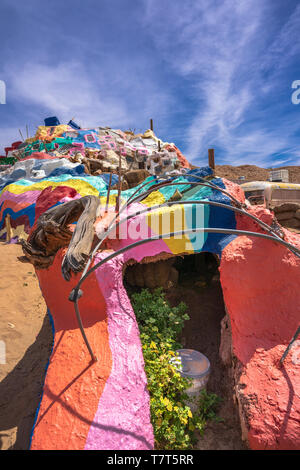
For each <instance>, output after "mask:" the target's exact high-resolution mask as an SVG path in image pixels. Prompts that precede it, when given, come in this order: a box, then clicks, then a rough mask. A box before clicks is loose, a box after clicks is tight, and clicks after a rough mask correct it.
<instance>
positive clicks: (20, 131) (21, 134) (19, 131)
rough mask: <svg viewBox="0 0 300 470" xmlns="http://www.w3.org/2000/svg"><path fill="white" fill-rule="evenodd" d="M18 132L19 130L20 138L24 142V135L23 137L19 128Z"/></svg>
mask: <svg viewBox="0 0 300 470" xmlns="http://www.w3.org/2000/svg"><path fill="white" fill-rule="evenodd" d="M19 132H20V136H21V138H22V140H23V142H24V141H25V139H24V137H23V135H22V132H21V129H19Z"/></svg>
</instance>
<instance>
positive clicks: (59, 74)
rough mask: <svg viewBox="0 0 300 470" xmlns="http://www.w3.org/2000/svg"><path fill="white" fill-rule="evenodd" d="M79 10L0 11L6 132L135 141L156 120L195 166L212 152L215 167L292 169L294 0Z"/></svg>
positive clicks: (32, 4) (12, 7)
mask: <svg viewBox="0 0 300 470" xmlns="http://www.w3.org/2000/svg"><path fill="white" fill-rule="evenodd" d="M86 1H87V3H86V4H82V2H79V1H78V0H72V1H71V0H66V1H65V2H63V4H61V3H59V2H58V0H53V2H51V5H50V4H49V2H48V3H47V2H45V3H43V6H42V7H40V8H39V7H38V6H39V5H40V2H38V1H37V0H28V2H26V3H25V4H24V5H23V6H21V5H18V6H17V3H16V2H15V3H14V2H9V1H8V0H4V1H3V5H5V8H6V9H5V10H3V11H4V13H3V15H2V16H3V18H4V19H5V14H6V15H8V16H7V18H11V23H9V22H8V20H6V21H5V20H3V24H4V29H5V27H6V25H8V26H7V28H8V29H9V31H10V30H11V28H14V34H13V35H11V36H10V37H11V39H10V42H9V43H7V44H6V46H5V47H4V48H3V53H4V55H3V57H4V60H3V61H2V65H1V64H0V73H2V71H3V74H4V75H3V77H2V76H1V77H0V78H3V79H5V81H6V82H7V87H8V91H7V93H8V100H9V102H10V103H12V105H11V107H10V108H9V105H7V107H6V108H5V109H7V110H10V111H7V112H8V113H9V119H8V120H6V116H5V115H4V112H3V110H2V109H1V110H0V111H1V112H2V114H0V122H1V117H2V115H3V116H4V121H3V122H4V126H3V127H4V128H10V129H11V128H12V127H13V125H14V124H16V127H17V128H18V127H20V125H21V124H20V123H22V125H23V123H26V122H28V123H32V126H35V125H38V124H40V123H41V121H42V119H43V118H44V117H46V116H47V115H50V114H51V115H58V117H59V119H60V120H61V121H64V122H65V121H67V120H69V119H70V118H71V117H73V116H75V118H76V120H77V121H78V122H79V123H81V124H82V125H83V126H86V127H90V126H91V127H94V126H97V125H110V126H114V127H115V126H116V127H121V128H129V127H131V128H136V129H137V130H138V131H139V130H142V129H145V128H147V127H148V126H149V118H154V122H155V129H156V130H157V132H158V134H159V136H160V137H162V138H164V139H165V140H168V141H170V140H174V141H175V143H176V144H177V145H178V146H179V147H180V148H181V149H182V151H183V152H184V153H185V155H186V156H187V158H188V159H190V160H192V161H193V162H194V163H196V164H203V163H206V161H207V149H208V148H210V147H214V148H216V151H217V152H216V157H217V162H218V163H232V164H243V163H254V164H257V165H264V166H272V165H273V166H275V165H278V164H279V162H282V161H287V162H293V163H294V164H297V163H300V161H299V152H298V150H297V148H298V142H299V130H298V127H299V125H298V122H299V112H300V105H299V107H298V108H297V106H295V105H292V103H291V100H290V97H291V94H292V90H291V89H290V87H291V83H292V81H293V80H296V79H300V77H299V76H297V71H298V70H299V69H298V67H297V58H298V57H299V53H300V46H299V41H298V30H299V26H300V5H298V4H297V2H296V1H294V0H287V3H286V4H284V5H283V4H282V5H280V2H274V1H271V0H265V1H263V2H262V1H261V0H245V1H243V2H241V1H237V0H222V1H221V0H211V1H209V2H208V1H207V0H198V1H197V2H195V1H194V0H185V1H184V2H179V1H172V0H160V2H154V1H152V0H141V2H136V5H135V6H134V7H133V6H132V5H133V4H132V1H131V0H115V2H109V1H104V2H101V5H100V3H99V2H97V1H96V0H86ZM58 5H59V8H60V15H61V21H60V22H57V17H56V10H55V8H56V7H57V6H58ZM0 10H1V7H0ZM11 11H13V12H14V13H13V14H12V13H11ZM0 14H1V12H0ZM9 15H10V16H9ZM12 18H13V21H12ZM1 34H4V32H3V31H0V40H1ZM36 38H37V39H36ZM39 38H42V40H40V39H39ZM4 45H5V44H4ZM11 50H14V51H15V52H14V55H13V56H12V54H11ZM1 68H2V70H1ZM1 134H2V135H4V131H3V130H2V132H1ZM0 139H1V141H0V143H3V144H4V145H5V144H7V143H8V142H7V141H9V135H7V139H5V141H4V140H2V138H1V135H0ZM3 139H4V137H3Z"/></svg>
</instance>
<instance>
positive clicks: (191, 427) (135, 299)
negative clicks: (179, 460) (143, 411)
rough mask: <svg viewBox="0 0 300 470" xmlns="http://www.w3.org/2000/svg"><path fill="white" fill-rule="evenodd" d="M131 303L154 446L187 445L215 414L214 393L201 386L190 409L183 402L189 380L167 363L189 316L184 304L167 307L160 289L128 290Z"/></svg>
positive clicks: (215, 396) (189, 445)
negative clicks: (145, 379) (200, 390)
mask: <svg viewBox="0 0 300 470" xmlns="http://www.w3.org/2000/svg"><path fill="white" fill-rule="evenodd" d="M131 303H132V306H133V309H134V312H135V315H136V318H137V321H138V323H139V328H140V337H141V342H142V348H143V355H144V361H145V371H146V375H147V380H148V389H149V393H150V410H151V421H152V425H153V429H154V436H155V445H156V448H157V449H174V450H176V449H189V448H191V447H192V446H193V444H194V443H195V442H196V431H199V432H200V433H201V434H202V433H203V431H204V428H205V424H206V421H207V420H208V419H214V418H215V417H216V415H215V410H216V406H217V404H218V402H219V398H218V397H217V395H215V394H212V393H208V392H206V391H205V390H203V391H202V392H201V394H200V397H199V400H198V403H197V412H194V413H192V412H191V410H190V408H189V406H187V405H186V404H185V402H186V400H187V395H186V393H185V389H186V388H187V387H188V386H189V385H190V381H189V380H187V379H186V378H183V377H181V375H180V374H179V373H178V372H177V371H176V369H175V368H174V366H173V365H172V364H170V359H171V358H172V357H174V356H175V350H176V349H179V348H181V347H182V346H181V344H180V343H179V342H178V337H179V335H180V333H181V331H182V329H183V326H184V322H185V321H186V320H188V319H189V316H188V315H187V314H186V309H187V307H186V305H185V304H184V303H183V302H181V303H180V304H179V305H178V306H177V307H170V305H169V304H168V302H167V301H166V299H165V294H164V293H163V291H162V289H156V290H154V291H153V292H150V291H149V290H148V289H143V290H142V291H141V292H140V293H135V294H132V296H131Z"/></svg>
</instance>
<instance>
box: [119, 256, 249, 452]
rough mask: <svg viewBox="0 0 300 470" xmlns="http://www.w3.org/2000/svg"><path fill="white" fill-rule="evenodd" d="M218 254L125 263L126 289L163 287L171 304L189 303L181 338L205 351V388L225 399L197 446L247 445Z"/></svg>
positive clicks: (191, 345)
mask: <svg viewBox="0 0 300 470" xmlns="http://www.w3.org/2000/svg"><path fill="white" fill-rule="evenodd" d="M218 267H219V258H218V257H217V256H216V255H215V254H213V253H208V252H202V253H197V254H192V255H184V256H176V257H172V258H168V259H160V260H159V261H155V262H151V263H139V264H134V265H131V266H127V268H126V271H125V273H124V285H125V287H126V288H127V290H128V292H129V293H130V292H133V291H139V290H141V288H150V289H153V288H156V287H163V289H164V291H165V294H166V299H167V300H168V302H169V304H170V305H171V306H176V305H178V304H179V303H180V302H184V303H185V304H186V305H187V313H188V315H189V317H190V320H188V321H186V322H185V326H184V329H183V332H182V337H181V338H180V342H181V343H182V345H183V347H184V348H187V349H195V350H197V351H200V352H201V353H203V354H204V355H205V356H207V358H208V359H209V361H210V363H211V374H210V378H209V382H208V386H207V389H208V391H210V392H213V393H216V394H217V395H218V396H219V397H220V398H221V399H222V402H221V406H220V410H219V417H220V418H222V421H221V422H210V423H209V424H208V427H207V429H206V431H205V433H204V437H203V438H200V439H199V442H198V445H197V448H198V449H234V450H238V449H245V445H244V443H243V441H242V439H241V428H240V422H239V417H238V411H237V407H236V406H235V405H234V403H233V394H234V390H233V382H232V379H231V378H230V375H229V371H228V369H227V368H226V367H225V366H224V365H223V363H222V361H221V359H220V356H219V348H220V342H221V321H222V319H223V318H224V317H225V316H226V310H225V305H224V300H223V293H222V287H221V283H220V275H219V269H218Z"/></svg>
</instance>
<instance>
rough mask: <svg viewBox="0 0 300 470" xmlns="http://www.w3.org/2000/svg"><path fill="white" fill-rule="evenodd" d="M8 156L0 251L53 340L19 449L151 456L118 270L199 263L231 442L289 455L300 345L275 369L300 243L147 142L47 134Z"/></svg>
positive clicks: (168, 147) (292, 312)
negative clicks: (214, 298)
mask: <svg viewBox="0 0 300 470" xmlns="http://www.w3.org/2000/svg"><path fill="white" fill-rule="evenodd" d="M47 124H49V123H47ZM51 124H55V125H51ZM73 124H74V123H73ZM59 139H61V140H59ZM15 147H16V146H15ZM11 152H12V153H11V154H10V156H8V157H6V158H15V159H16V160H17V161H16V162H15V163H14V162H12V163H14V165H13V166H10V167H9V168H8V169H6V170H5V171H3V172H1V173H0V188H1V192H0V237H3V238H5V237H7V231H8V225H9V231H10V234H9V239H10V242H16V241H19V242H21V243H22V245H23V251H24V259H23V261H29V262H31V263H32V264H33V265H34V266H35V268H36V274H37V276H38V279H39V283H40V288H41V291H42V294H43V296H44V298H45V301H46V303H47V307H48V314H49V316H50V319H51V323H52V326H53V334H54V342H53V348H52V353H51V356H50V358H49V364H48V367H47V371H46V374H45V381H44V386H43V393H42V398H41V402H40V405H39V408H38V410H37V413H36V419H35V424H34V427H33V430H32V436H31V444H30V448H31V449H110V450H112V449H124V450H126V449H128V450H134V449H140V450H142V449H153V447H154V438H153V429H152V425H151V422H150V409H149V394H148V391H147V379H146V375H145V371H144V360H143V355H142V349H141V343H140V338H139V329H138V325H137V322H136V319H135V315H134V312H133V309H132V306H131V303H130V300H129V298H128V295H127V292H126V289H125V287H124V283H123V279H124V272H125V268H126V266H128V265H134V264H136V263H142V264H143V265H146V264H147V263H150V262H153V261H158V260H163V259H169V258H174V257H176V256H180V255H191V254H195V253H200V252H210V253H213V254H214V255H216V256H217V257H218V258H219V261H220V266H219V270H220V281H221V286H222V290H223V296H224V303H225V307H226V312H227V315H226V317H225V318H224V320H223V321H222V340H221V348H220V355H221V358H222V360H223V361H224V363H225V364H226V365H227V366H228V368H229V369H230V370H231V373H232V374H233V376H234V383H235V395H236V399H237V406H238V408H239V415H240V421H241V432H242V434H243V437H244V439H245V440H246V441H247V443H248V445H249V446H250V448H251V449H299V448H300V432H299V429H300V357H299V349H300V348H299V345H298V344H299V343H297V341H296V342H295V343H294V344H293V346H292V348H291V350H290V351H289V353H288V354H287V356H286V358H285V360H284V361H283V363H280V359H281V357H282V355H283V353H284V351H285V350H286V348H287V345H288V344H289V342H290V340H291V338H292V337H293V335H294V334H295V331H296V330H297V328H298V326H299V319H300V290H299V281H300V269H299V268H300V235H298V234H296V233H291V232H289V231H288V230H287V229H285V228H283V227H281V226H280V225H279V223H278V221H277V220H276V218H275V215H274V214H273V213H271V212H270V211H269V210H267V209H265V208H264V207H263V206H251V205H250V204H249V203H248V202H247V201H245V197H244V193H243V191H242V190H241V188H240V187H239V186H238V185H236V184H234V183H232V182H230V181H228V180H226V179H224V178H219V177H218V176H217V175H215V174H214V172H213V171H212V170H211V169H210V168H209V167H205V168H200V169H193V170H192V169H191V168H190V165H189V163H188V161H187V160H186V159H185V157H184V156H183V155H182V154H181V152H180V151H179V150H178V149H177V148H176V147H175V145H174V144H170V143H165V142H163V141H161V140H160V139H157V138H156V136H155V135H154V133H153V132H152V131H146V133H145V134H143V135H138V136H135V135H133V134H132V133H129V132H128V133H124V132H121V131H119V130H112V129H110V128H98V129H93V130H82V129H78V128H76V127H75V126H73V127H72V122H71V123H69V124H68V125H67V126H61V125H60V124H59V123H58V122H55V123H50V125H48V126H41V127H40V128H39V129H38V131H37V135H36V136H35V138H32V139H29V141H28V142H26V145H24V143H23V144H20V145H19V146H17V149H15V148H13V147H12V150H11ZM6 163H7V162H6ZM7 216H9V219H10V220H9V224H7ZM164 220H168V221H171V223H170V224H169V225H168V226H167V229H166V226H165V225H164V223H162V222H163V221H164ZM178 220H180V221H181V222H180V224H179V226H176V224H177V222H176V221H178ZM99 240H100V242H101V243H100V242H99ZM91 254H92V255H93V256H92V257H90V258H89V256H90V255H91ZM88 259H90V261H89V262H88V265H86V263H87V260H88ZM70 300H71V301H70ZM76 306H77V315H76V314H75V313H76V312H75V309H74V307H76ZM80 320H81V321H82V325H81V324H80ZM82 334H84V335H85V337H83V336H82ZM297 348H298V350H297ZM95 358H97V360H94V359H95Z"/></svg>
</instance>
